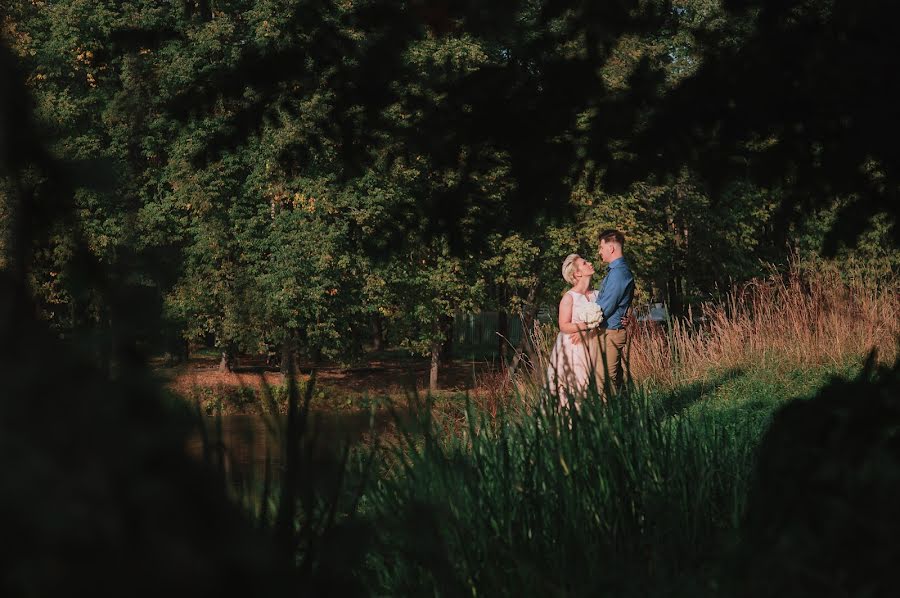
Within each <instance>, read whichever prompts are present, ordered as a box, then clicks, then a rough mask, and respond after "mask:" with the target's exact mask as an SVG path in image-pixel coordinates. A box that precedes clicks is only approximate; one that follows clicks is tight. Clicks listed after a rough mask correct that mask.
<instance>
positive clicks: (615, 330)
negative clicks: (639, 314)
mask: <svg viewBox="0 0 900 598" xmlns="http://www.w3.org/2000/svg"><path fill="white" fill-rule="evenodd" d="M624 245H625V235H623V234H622V233H620V232H619V231H617V230H605V231H603V232H602V233H600V248H599V252H600V259H602V260H603V261H604V262H605V263H607V264H609V269H608V271H607V273H606V277H605V278H604V279H603V282H601V283H600V293H599V294H598V295H597V305H599V306H600V309H602V310H603V320H602V321H601V322H600V359H598V363H597V384H598V388H599V389H601V390H602V392H603V396H605V397H609V396H612V394H613V393H619V392H621V391H622V388H623V386H624V385H625V378H626V376H627V372H628V362H627V360H625V359H623V358H624V354H625V343H626V341H627V332H626V331H625V326H624V323H623V322H622V318H624V317H626V313H627V312H628V308H629V307H631V300H632V299H633V298H634V276H632V274H631V270H630V269H629V268H628V264H626V263H625V258H624V257H623V256H622V247H623V246H624ZM601 384H602V385H601Z"/></svg>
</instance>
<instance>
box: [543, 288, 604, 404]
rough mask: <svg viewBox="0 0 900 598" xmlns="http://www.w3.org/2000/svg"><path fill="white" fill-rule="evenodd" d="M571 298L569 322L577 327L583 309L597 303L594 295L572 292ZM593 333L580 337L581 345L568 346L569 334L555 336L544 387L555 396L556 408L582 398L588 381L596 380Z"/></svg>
mask: <svg viewBox="0 0 900 598" xmlns="http://www.w3.org/2000/svg"><path fill="white" fill-rule="evenodd" d="M569 294H570V295H572V322H573V323H581V322H583V321H584V320H582V319H580V317H579V316H580V314H581V313H582V312H583V311H584V307H585V305H588V304H590V303H594V302H595V301H596V300H597V291H591V292H590V293H588V295H587V296H585V295H582V294H581V293H576V292H575V291H569ZM598 338H599V335H598V333H597V330H591V331H588V332H582V333H581V342H579V343H578V344H577V345H576V344H574V343H573V342H572V340H571V339H570V337H569V334H567V333H565V332H560V333H559V334H557V335H556V343H555V344H554V345H553V350H552V351H551V352H550V363H549V365H548V366H547V383H548V386H549V388H550V392H551V393H552V394H554V395H558V396H559V402H560V405H562V406H565V405H567V404H568V402H569V400H570V399H571V400H573V401H575V402H576V405H577V403H578V401H579V400H580V399H581V398H582V397H584V396H585V394H586V392H587V388H588V384H589V383H590V381H591V378H594V377H596V367H595V366H596V364H597V359H598V356H599V355H600V343H599V340H598Z"/></svg>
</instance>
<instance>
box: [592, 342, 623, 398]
mask: <svg viewBox="0 0 900 598" xmlns="http://www.w3.org/2000/svg"><path fill="white" fill-rule="evenodd" d="M627 344H628V333H627V332H626V331H625V330H609V329H606V328H604V329H601V330H600V358H599V359H598V360H597V389H598V390H599V391H600V393H601V394H602V395H603V396H604V397H609V396H612V395H615V394H618V393H620V392H622V390H623V389H624V388H625V382H626V381H627V380H628V355H627Z"/></svg>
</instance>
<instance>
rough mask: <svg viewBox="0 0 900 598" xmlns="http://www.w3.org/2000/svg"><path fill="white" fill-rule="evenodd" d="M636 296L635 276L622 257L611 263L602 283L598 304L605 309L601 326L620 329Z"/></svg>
mask: <svg viewBox="0 0 900 598" xmlns="http://www.w3.org/2000/svg"><path fill="white" fill-rule="evenodd" d="M633 298H634V276H632V274H631V270H629V269H628V264H626V263H625V258H623V257H620V258H618V259H617V260H614V261H613V262H612V263H611V264H610V265H609V271H608V272H607V273H606V277H605V278H604V279H603V282H601V283H600V293H599V294H598V295H597V305H599V306H600V309H602V310H603V321H602V322H600V327H601V328H609V329H610V330H619V329H620V328H622V316H624V315H625V312H626V311H628V308H629V307H631V300H632V299H633Z"/></svg>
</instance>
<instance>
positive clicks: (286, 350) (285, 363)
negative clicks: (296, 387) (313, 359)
mask: <svg viewBox="0 0 900 598" xmlns="http://www.w3.org/2000/svg"><path fill="white" fill-rule="evenodd" d="M280 357H281V360H280V362H279V365H278V370H279V371H280V372H281V375H282V376H284V377H288V376H295V375H296V374H297V336H296V335H295V334H294V333H293V332H289V333H288V334H287V336H285V338H284V340H283V341H282V342H281V351H280Z"/></svg>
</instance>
